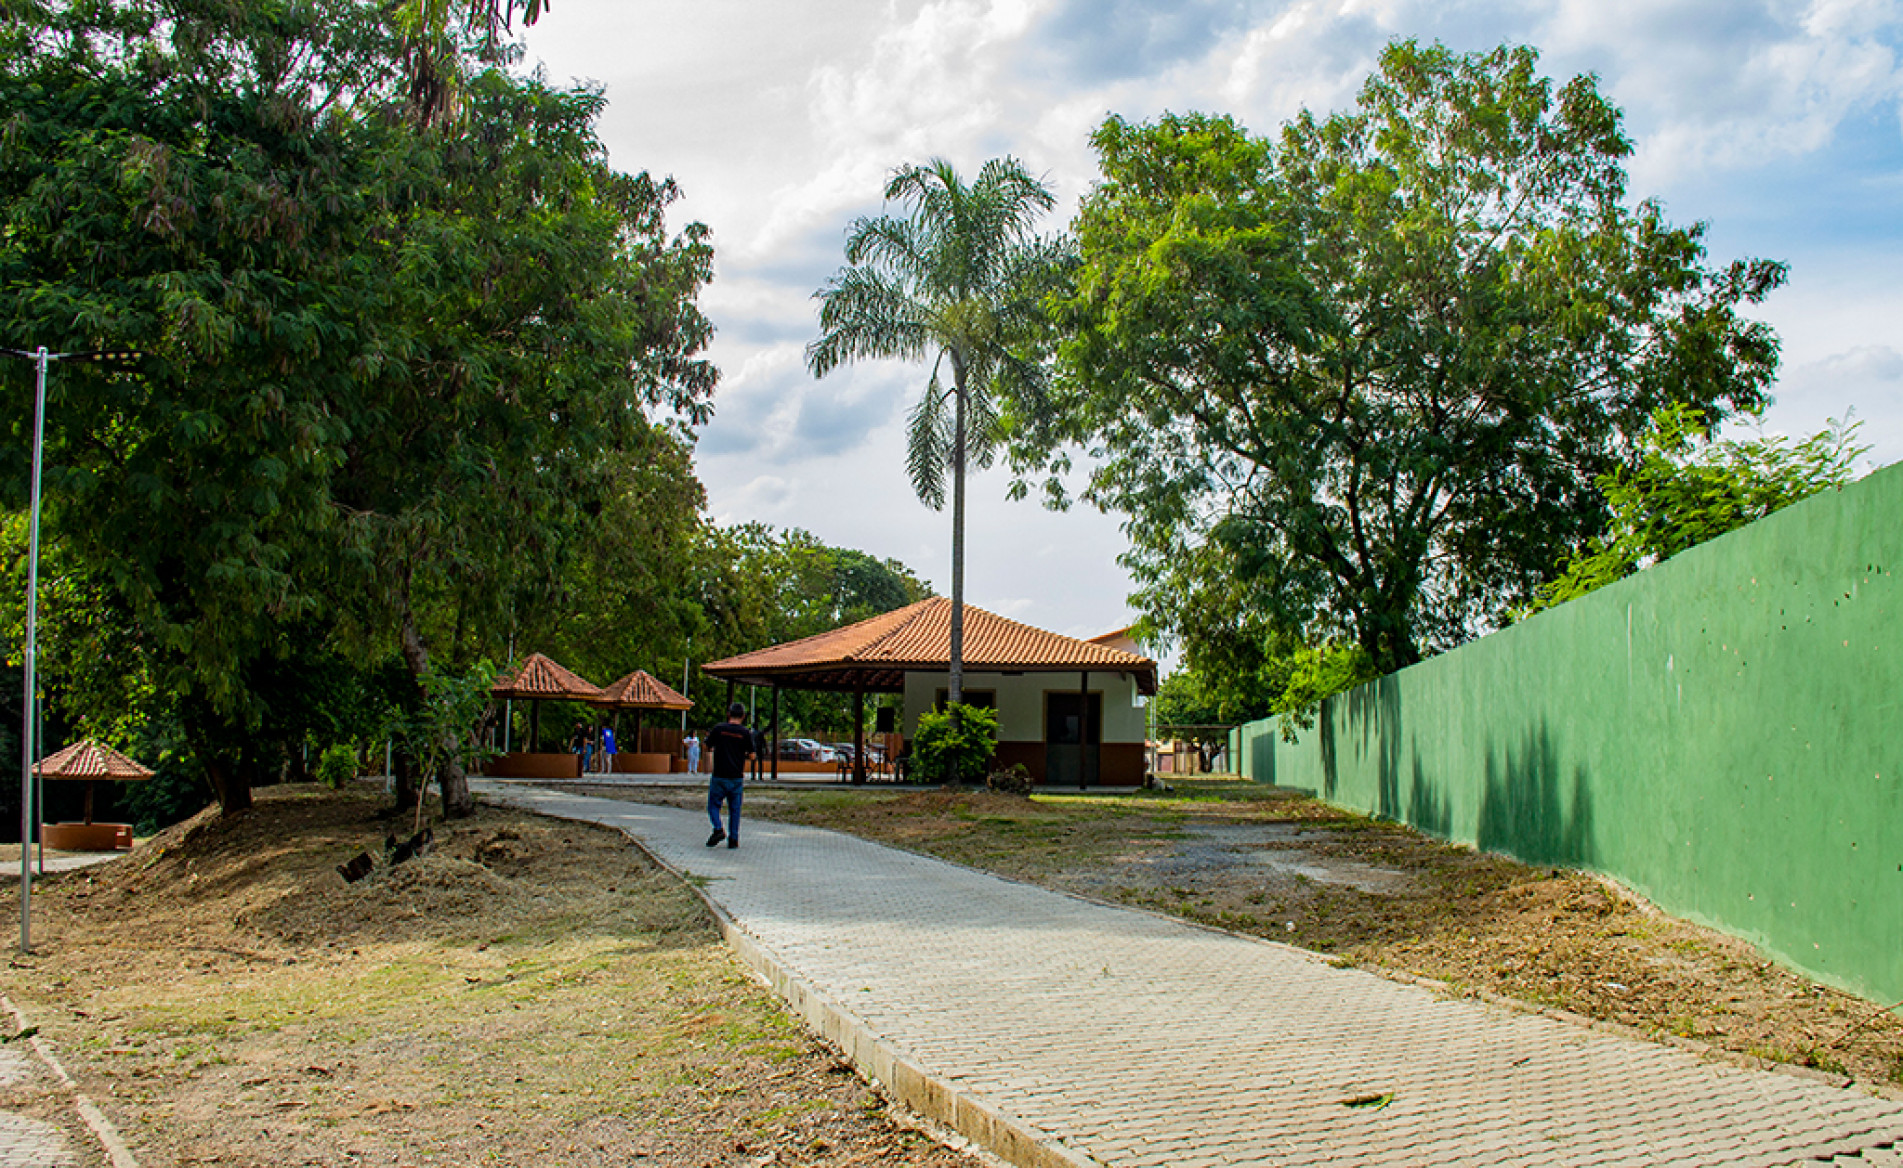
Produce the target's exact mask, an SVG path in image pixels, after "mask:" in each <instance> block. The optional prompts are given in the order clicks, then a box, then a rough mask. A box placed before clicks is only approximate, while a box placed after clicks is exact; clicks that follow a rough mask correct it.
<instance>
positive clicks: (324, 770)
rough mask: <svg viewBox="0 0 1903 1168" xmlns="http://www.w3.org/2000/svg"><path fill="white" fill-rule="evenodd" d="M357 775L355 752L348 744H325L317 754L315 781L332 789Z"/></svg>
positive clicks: (339, 788)
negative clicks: (321, 751)
mask: <svg viewBox="0 0 1903 1168" xmlns="http://www.w3.org/2000/svg"><path fill="white" fill-rule="evenodd" d="M356 777H357V752H356V751H354V750H352V749H351V748H350V747H348V746H343V745H338V746H326V747H325V748H324V753H322V754H320V755H318V756H317V781H318V782H320V783H322V784H324V785H325V786H326V787H329V788H330V789H331V790H333V791H338V790H342V789H343V786H344V784H346V783H348V782H349V781H350V780H352V779H354V778H356Z"/></svg>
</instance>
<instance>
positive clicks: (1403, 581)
mask: <svg viewBox="0 0 1903 1168" xmlns="http://www.w3.org/2000/svg"><path fill="white" fill-rule="evenodd" d="M1093 141H1094V143H1095V145H1096V148H1097V151H1098V154H1099V157H1100V160H1101V166H1102V170H1103V180H1102V182H1101V183H1099V184H1098V186H1097V187H1096V188H1095V189H1094V190H1093V192H1092V193H1091V195H1090V197H1089V198H1088V199H1087V200H1086V201H1085V204H1084V206H1083V209H1082V211H1081V212H1080V214H1079V217H1078V219H1077V223H1076V232H1077V236H1078V242H1079V247H1080V249H1081V253H1082V267H1081V269H1080V270H1079V271H1078V273H1077V277H1076V280H1075V282H1074V287H1073V289H1072V291H1071V293H1070V294H1069V295H1068V296H1067V297H1066V298H1064V300H1063V302H1062V304H1061V306H1060V308H1059V317H1060V319H1061V321H1062V323H1063V325H1064V327H1065V329H1066V332H1067V336H1068V340H1067V341H1066V343H1065V345H1064V347H1063V350H1062V354H1061V369H1062V377H1061V384H1060V387H1059V388H1058V389H1057V390H1056V391H1055V392H1054V393H1053V395H1052V403H1051V406H1052V408H1051V409H1050V410H1049V411H1048V412H1047V413H1045V414H1044V415H1042V416H1035V417H1025V418H1022V419H1015V420H1016V421H1018V422H1019V423H1020V424H1019V425H1018V426H1017V427H1016V429H1015V434H1016V436H1017V439H1018V447H1017V450H1016V451H1015V456H1016V457H1018V458H1019V459H1020V460H1021V461H1022V462H1024V463H1028V464H1031V465H1036V464H1037V463H1039V462H1040V461H1042V460H1046V459H1050V458H1052V457H1054V456H1055V455H1056V453H1057V452H1059V451H1061V450H1062V449H1064V448H1066V447H1067V445H1069V444H1073V443H1074V444H1080V445H1083V446H1086V447H1090V448H1095V449H1096V450H1097V451H1099V452H1100V453H1101V455H1102V458H1101V461H1099V462H1098V463H1097V464H1096V466H1095V467H1094V468H1093V473H1092V478H1091V481H1090V485H1089V487H1088V497H1089V498H1091V499H1093V500H1095V501H1096V502H1098V503H1100V504H1102V505H1104V506H1106V507H1109V508H1112V509H1114V510H1117V511H1120V512H1121V513H1123V514H1124V515H1125V516H1127V517H1128V518H1127V524H1126V530H1127V531H1128V532H1129V534H1130V536H1131V539H1132V544H1133V548H1132V551H1131V552H1130V553H1129V562H1130V564H1131V566H1132V568H1133V570H1134V572H1135V574H1136V577H1137V579H1138V581H1139V583H1140V584H1141V585H1142V587H1143V590H1144V591H1143V597H1142V602H1143V603H1144V605H1145V608H1146V611H1147V613H1148V615H1149V618H1150V620H1151V622H1152V623H1153V624H1154V625H1155V626H1157V627H1158V629H1159V631H1162V632H1166V633H1174V634H1177V635H1181V634H1183V633H1185V632H1186V631H1187V630H1186V629H1185V628H1184V626H1183V625H1182V623H1181V622H1180V621H1179V620H1178V615H1177V612H1176V611H1173V610H1172V606H1171V604H1170V598H1172V597H1174V596H1178V595H1181V594H1184V593H1185V592H1190V591H1195V590H1196V588H1197V586H1198V582H1197V581H1196V580H1194V579H1188V578H1185V577H1184V573H1197V572H1201V571H1203V570H1204V569H1205V567H1206V566H1207V565H1209V564H1211V563H1220V564H1221V565H1222V566H1223V568H1224V570H1226V571H1229V572H1232V573H1234V574H1235V575H1236V576H1237V577H1239V578H1240V580H1241V585H1240V586H1238V587H1233V588H1214V587H1211V588H1207V589H1203V590H1202V595H1203V596H1204V598H1205V599H1208V600H1212V601H1218V602H1220V601H1223V600H1224V599H1225V598H1226V599H1227V600H1228V601H1231V602H1233V604H1234V605H1235V607H1234V608H1233V609H1232V610H1231V619H1232V620H1233V621H1247V622H1250V623H1257V624H1260V625H1262V626H1264V627H1265V629H1266V630H1267V632H1268V634H1269V635H1276V636H1290V637H1294V638H1295V639H1297V640H1299V641H1300V642H1302V643H1305V644H1310V645H1324V644H1327V643H1330V642H1331V641H1334V640H1336V639H1342V640H1346V641H1348V642H1352V643H1353V644H1355V645H1357V646H1359V648H1360V649H1361V651H1362V652H1364V653H1365V654H1366V657H1367V659H1368V661H1369V662H1371V663H1372V665H1373V666H1374V667H1375V668H1376V669H1378V670H1380V671H1384V672H1385V671H1388V670H1392V669H1395V668H1399V667H1401V666H1405V665H1407V664H1409V663H1411V662H1413V661H1416V660H1418V659H1419V658H1420V657H1421V656H1422V655H1423V654H1425V653H1429V652H1433V651H1436V650H1438V649H1440V648H1443V647H1446V646H1448V645H1451V644H1454V643H1457V642H1459V641H1461V640H1463V639H1465V638H1467V637H1471V636H1473V635H1475V633H1477V632H1478V631H1480V630H1482V629H1484V628H1486V627H1488V626H1489V625H1490V624H1493V623H1495V622H1497V621H1499V620H1501V619H1502V618H1503V617H1504V615H1505V614H1506V613H1508V612H1509V611H1510V610H1511V609H1512V608H1513V607H1514V606H1516V605H1518V604H1522V603H1524V602H1525V601H1527V600H1528V599H1530V598H1531V596H1532V593H1533V590H1534V588H1536V587H1537V586H1538V585H1539V584H1540V583H1541V582H1542V581H1543V580H1544V579H1545V578H1546V577H1547V575H1548V574H1549V573H1550V572H1551V570H1552V565H1553V564H1554V563H1555V562H1557V561H1558V560H1559V559H1560V557H1561V556H1562V555H1563V554H1564V552H1565V551H1566V550H1567V549H1570V548H1573V547H1577V546H1579V545H1580V544H1581V543H1582V542H1583V541H1584V540H1585V539H1587V538H1589V537H1591V536H1592V535H1594V534H1596V533H1597V532H1599V531H1600V530H1601V529H1602V528H1603V526H1604V524H1605V521H1606V514H1607V512H1606V504H1605V500H1604V498H1603V496H1602V495H1601V494H1600V492H1599V488H1598V485H1597V483H1598V480H1599V478H1600V477H1601V476H1602V475H1604V474H1606V473H1607V472H1608V471H1609V470H1611V469H1612V468H1613V467H1615V466H1618V465H1621V464H1622V463H1626V462H1629V461H1630V460H1631V459H1632V458H1633V457H1634V443H1635V441H1636V439H1637V437H1638V435H1639V434H1640V433H1642V432H1643V431H1644V429H1645V427H1646V424H1647V420H1648V419H1649V418H1650V416H1651V415H1652V412H1653V411H1654V410H1656V409H1658V408H1659V407H1660V406H1663V405H1666V404H1668V403H1673V402H1680V403H1685V404H1688V405H1691V406H1694V407H1696V408H1698V409H1700V410H1701V411H1704V412H1705V415H1706V416H1707V417H1708V418H1710V419H1712V420H1717V419H1719V418H1722V417H1723V416H1724V415H1725V414H1726V413H1727V412H1728V411H1730V410H1732V409H1737V408H1747V409H1748V408H1752V407H1755V406H1757V405H1758V404H1759V403H1761V402H1762V401H1763V400H1764V393H1765V390H1766V387H1767V386H1768V384H1769V383H1770V381H1771V378H1772V375H1773V372H1774V370H1775V367H1776V360H1777V344H1776V340H1775V338H1774V336H1773V334H1772V333H1771V331H1770V330H1769V329H1768V328H1767V327H1766V326H1764V325H1761V324H1755V323H1752V322H1749V321H1747V320H1744V319H1742V318H1741V317H1740V316H1739V313H1738V309H1739V307H1740V305H1742V304H1744V303H1748V302H1755V301H1757V300H1758V299H1760V298H1761V297H1763V296H1764V295H1765V294H1766V293H1767V292H1769V291H1770V290H1771V289H1773V288H1775V287H1776V286H1778V284H1780V283H1781V282H1782V280H1783V279H1784V275H1785V269H1784V266H1783V265H1781V264H1778V263H1772V262H1765V261H1758V260H1752V261H1741V262H1736V263H1731V264H1729V265H1726V266H1723V267H1718V268H1712V267H1708V266H1707V265H1706V262H1705V245H1704V242H1703V227H1702V225H1700V226H1693V227H1676V226H1673V225H1672V224H1670V223H1668V222H1667V221H1666V220H1665V217H1664V212H1663V210H1662V209H1661V208H1660V207H1659V206H1658V205H1657V204H1655V203H1651V202H1642V203H1638V204H1637V205H1631V204H1629V203H1628V201H1627V199H1626V177H1625V171H1624V169H1623V167H1624V160H1625V158H1626V157H1627V155H1628V154H1629V153H1630V151H1631V145H1630V143H1629V141H1628V140H1627V138H1626V136H1625V134H1624V133H1623V132H1622V130H1621V129H1620V116H1619V112H1618V110H1617V109H1616V108H1614V106H1613V105H1612V104H1611V103H1610V102H1608V101H1607V100H1606V99H1605V98H1604V97H1603V96H1602V95H1601V94H1600V93H1599V91H1598V88H1597V86H1596V84H1595V82H1594V80H1593V79H1592V78H1591V77H1576V78H1574V79H1572V80H1571V81H1569V82H1567V83H1565V84H1564V85H1560V86H1557V87H1555V85H1554V84H1553V83H1552V82H1551V81H1549V80H1547V79H1546V78H1544V77H1542V76H1541V75H1540V74H1539V73H1538V71H1537V54H1536V53H1535V52H1534V51H1533V50H1532V49H1529V48H1500V49H1497V50H1494V51H1492V52H1486V53H1477V54H1465V55H1463V54H1456V53H1453V52H1450V51H1448V50H1447V49H1445V48H1442V47H1440V46H1431V47H1422V46H1420V45H1417V44H1415V43H1413V42H1397V43H1395V44H1392V45H1390V46H1389V47H1388V49H1387V50H1386V51H1385V52H1384V53H1383V55H1382V58H1381V63H1380V68H1379V71H1378V72H1377V73H1376V74H1374V75H1373V76H1372V77H1370V78H1369V80H1368V81H1367V83H1366V85H1365V86H1364V88H1363V89H1362V91H1361V94H1360V98H1359V101H1358V102H1357V104H1356V105H1355V107H1354V108H1353V109H1351V110H1349V111H1347V112H1343V113H1338V114H1334V115H1331V116H1328V117H1326V118H1322V117H1317V116H1315V115H1312V114H1309V113H1306V112H1304V113H1302V114H1301V115H1300V116H1298V117H1296V118H1295V119H1294V120H1293V121H1292V122H1290V123H1289V124H1288V125H1286V126H1285V127H1284V128H1283V130H1282V132H1281V134H1280V135H1279V136H1278V137H1275V138H1261V137H1256V136H1253V135H1251V134H1249V133H1247V132H1246V131H1244V130H1243V129H1242V128H1241V127H1239V126H1238V125H1236V124H1235V123H1234V122H1232V121H1231V120H1229V119H1228V118H1223V117H1209V116H1202V115H1190V116H1168V117H1164V118H1161V119H1159V120H1157V121H1156V122H1153V123H1149V124H1143V125H1134V124H1131V123H1128V122H1125V121H1123V120H1121V119H1118V118H1112V119H1110V120H1109V121H1107V122H1105V123H1104V125H1103V126H1102V127H1101V128H1100V129H1099V130H1098V131H1097V132H1096V134H1095V136H1094V139H1093ZM1212 546H1213V547H1214V548H1215V549H1216V551H1215V553H1214V554H1206V552H1205V549H1208V548H1210V547H1212ZM1218 593H1220V594H1221V595H1217V594H1218ZM1207 615H1208V614H1207V613H1205V614H1204V616H1205V618H1206V617H1207Z"/></svg>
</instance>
